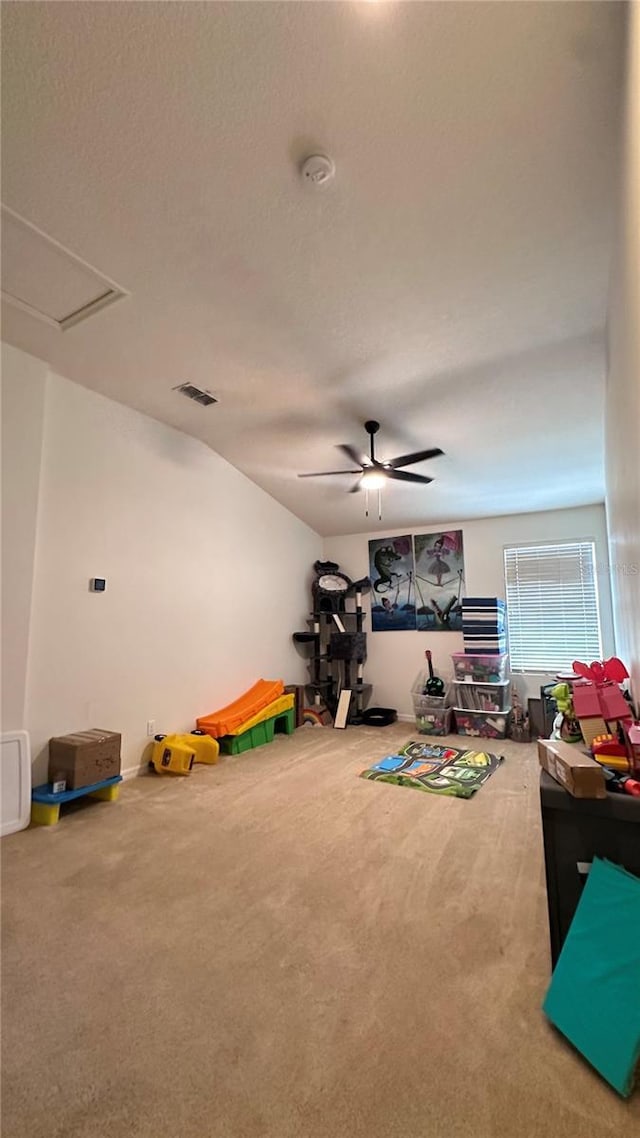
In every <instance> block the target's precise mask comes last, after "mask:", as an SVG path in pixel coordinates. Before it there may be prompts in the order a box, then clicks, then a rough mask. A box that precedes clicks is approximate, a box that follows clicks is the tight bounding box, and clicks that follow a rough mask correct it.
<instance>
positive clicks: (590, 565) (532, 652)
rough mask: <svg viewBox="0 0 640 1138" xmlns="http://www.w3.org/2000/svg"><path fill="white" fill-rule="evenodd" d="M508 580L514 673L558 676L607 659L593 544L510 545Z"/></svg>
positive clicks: (506, 558)
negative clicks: (580, 664) (579, 662)
mask: <svg viewBox="0 0 640 1138" xmlns="http://www.w3.org/2000/svg"><path fill="white" fill-rule="evenodd" d="M504 576H505V584H506V600H507V620H508V626H509V653H510V663H511V669H512V671H514V672H549V673H551V674H555V673H556V672H566V671H568V670H570V669H571V665H572V663H573V661H574V660H585V661H586V662H587V663H591V661H592V660H601V659H602V639H601V635H600V613H599V610H598V585H597V579H596V561H595V546H594V543H593V542H592V541H572V542H562V543H559V544H557V545H516V546H509V547H508V548H507V549H505V551H504Z"/></svg>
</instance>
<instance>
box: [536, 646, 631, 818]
mask: <svg viewBox="0 0 640 1138" xmlns="http://www.w3.org/2000/svg"><path fill="white" fill-rule="evenodd" d="M572 666H573V673H572V674H571V675H570V676H567V677H565V678H563V679H562V680H561V682H560V683H558V684H556V686H555V687H554V688H553V689H552V691H551V695H552V696H553V698H554V699H555V701H556V706H557V708H558V714H557V715H556V718H555V721H554V724H553V732H552V735H551V738H552V739H560V740H562V741H563V742H566V743H579V742H582V741H583V740H584V742H585V743H586V744H587V746H588V747H589V750H590V752H591V755H592V756H593V758H594V759H595V760H596V762H598V763H600V764H601V766H602V767H603V768H604V769H605V777H606V778H607V788H608V789H609V790H619V791H623V792H624V793H626V794H631V795H634V796H638V797H640V723H638V722H636V721H635V719H634V716H633V708H632V707H631V704H630V703H629V701H628V699H627V698H626V697H625V695H624V694H623V692H622V690H621V687H620V685H621V684H623V683H624V681H625V680H627V679H628V678H629V673H628V671H627V669H626V667H625V665H624V664H623V663H622V661H621V660H619V659H618V657H617V656H613V657H611V659H610V660H604V661H599V660H594V661H593V663H592V664H584V663H582V661H580V660H574V662H573V665H572Z"/></svg>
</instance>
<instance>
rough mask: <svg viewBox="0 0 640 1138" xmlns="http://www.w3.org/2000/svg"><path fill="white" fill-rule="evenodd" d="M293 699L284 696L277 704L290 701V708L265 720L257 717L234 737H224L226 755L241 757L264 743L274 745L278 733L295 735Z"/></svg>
mask: <svg viewBox="0 0 640 1138" xmlns="http://www.w3.org/2000/svg"><path fill="white" fill-rule="evenodd" d="M293 699H294V697H293V696H292V695H291V696H283V697H282V700H276V701H275V702H276V703H282V702H283V701H284V700H290V701H291V703H290V706H289V707H284V708H282V709H281V710H280V711H279V712H276V714H275V715H269V716H265V717H264V718H259V717H256V719H257V721H256V720H250V721H249V724H248V725H243V727H242V729H240V730H238V731H235V732H234V733H233V734H232V735H231V734H230V735H223V736H222V738H221V739H220V746H221V747H222V750H223V751H224V753H225V754H226V755H241V754H242V753H243V752H244V751H250V750H252V749H253V747H260V746H262V744H263V743H272V742H273V738H274V735H275V733H276V731H282V732H284V734H285V735H293V732H294V731H295V728H296V717H295V712H294V710H293ZM267 710H268V709H267Z"/></svg>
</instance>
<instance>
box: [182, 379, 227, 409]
mask: <svg viewBox="0 0 640 1138" xmlns="http://www.w3.org/2000/svg"><path fill="white" fill-rule="evenodd" d="M173 390H174V391H181V392H182V394H183V395H186V397H187V399H193V402H194V403H199V404H200V406H201V407H210V406H211V404H212V403H217V402H218V400H217V399H216V397H215V395H212V394H211V392H210V391H203V390H202V388H200V387H194V386H193V384H192V383H181V384H179V386H178V387H174V389H173Z"/></svg>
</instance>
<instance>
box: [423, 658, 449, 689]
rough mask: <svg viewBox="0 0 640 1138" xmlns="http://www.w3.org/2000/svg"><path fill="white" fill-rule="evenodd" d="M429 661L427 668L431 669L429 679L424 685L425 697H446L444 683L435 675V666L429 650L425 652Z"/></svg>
mask: <svg viewBox="0 0 640 1138" xmlns="http://www.w3.org/2000/svg"><path fill="white" fill-rule="evenodd" d="M425 656H426V659H427V667H428V669H429V679H428V680H427V682H426V684H425V685H424V694H425V695H437V696H439V695H444V683H443V681H442V680H441V679H440V677H439V676H436V675H434V672H433V664H432V663H431V653H430V652H429V650H428V649H427V651H426V652H425Z"/></svg>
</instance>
